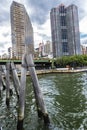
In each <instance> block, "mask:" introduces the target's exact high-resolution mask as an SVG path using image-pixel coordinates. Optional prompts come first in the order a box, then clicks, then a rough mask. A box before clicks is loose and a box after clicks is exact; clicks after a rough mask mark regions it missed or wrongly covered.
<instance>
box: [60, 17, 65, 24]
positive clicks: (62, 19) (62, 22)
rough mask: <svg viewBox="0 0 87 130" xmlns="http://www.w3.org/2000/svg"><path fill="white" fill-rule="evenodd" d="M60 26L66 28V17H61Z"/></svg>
mask: <svg viewBox="0 0 87 130" xmlns="http://www.w3.org/2000/svg"><path fill="white" fill-rule="evenodd" d="M60 25H61V26H66V16H60Z"/></svg>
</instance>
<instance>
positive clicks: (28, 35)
mask: <svg viewBox="0 0 87 130" xmlns="http://www.w3.org/2000/svg"><path fill="white" fill-rule="evenodd" d="M10 14H11V36H12V57H13V58H18V59H21V58H22V55H23V54H24V52H25V45H28V48H29V52H30V53H32V54H33V53H34V40H33V27H32V24H31V21H30V18H29V16H28V14H27V12H26V9H25V7H24V5H22V4H20V3H17V2H15V1H13V2H12V5H11V8H10Z"/></svg>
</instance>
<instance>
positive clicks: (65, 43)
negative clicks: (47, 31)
mask: <svg viewBox="0 0 87 130" xmlns="http://www.w3.org/2000/svg"><path fill="white" fill-rule="evenodd" d="M62 51H63V52H68V43H67V42H63V43H62Z"/></svg>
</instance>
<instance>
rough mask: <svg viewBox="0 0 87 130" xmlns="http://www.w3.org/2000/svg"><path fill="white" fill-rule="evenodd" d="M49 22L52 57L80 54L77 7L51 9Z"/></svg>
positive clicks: (61, 6)
mask: <svg viewBox="0 0 87 130" xmlns="http://www.w3.org/2000/svg"><path fill="white" fill-rule="evenodd" d="M50 20H51V35H52V46H53V57H57V56H59V57H61V56H63V55H78V54H81V48H80V34H79V20H78V8H77V6H76V5H70V6H68V7H65V6H64V5H63V4H61V5H60V6H58V7H57V8H52V9H51V12H50Z"/></svg>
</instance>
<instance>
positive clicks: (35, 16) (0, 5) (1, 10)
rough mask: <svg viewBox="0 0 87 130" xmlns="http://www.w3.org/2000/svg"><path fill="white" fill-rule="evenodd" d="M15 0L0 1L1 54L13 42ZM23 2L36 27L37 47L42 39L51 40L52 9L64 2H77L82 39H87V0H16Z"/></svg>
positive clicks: (65, 3)
mask: <svg viewBox="0 0 87 130" xmlns="http://www.w3.org/2000/svg"><path fill="white" fill-rule="evenodd" d="M12 1H13V0H3V1H0V54H3V53H5V52H6V51H7V48H8V47H10V46H12V44H11V27H10V26H11V24H10V6H11V3H12ZM15 1H16V2H19V3H21V4H23V5H24V6H25V8H26V10H27V13H28V15H29V17H30V19H31V22H32V25H33V29H34V44H35V47H37V46H38V44H39V43H40V42H42V41H46V40H51V31H50V10H51V9H52V8H54V7H57V6H59V5H60V4H64V5H65V6H68V5H70V4H75V5H76V6H77V7H78V12H79V28H80V37H81V41H83V40H85V39H87V0H84V1H81V0H77V1H75V0H71V1H70V0H66V1H65V0H41V1H37V0H15Z"/></svg>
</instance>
